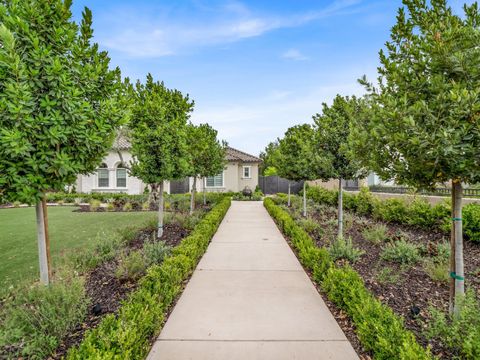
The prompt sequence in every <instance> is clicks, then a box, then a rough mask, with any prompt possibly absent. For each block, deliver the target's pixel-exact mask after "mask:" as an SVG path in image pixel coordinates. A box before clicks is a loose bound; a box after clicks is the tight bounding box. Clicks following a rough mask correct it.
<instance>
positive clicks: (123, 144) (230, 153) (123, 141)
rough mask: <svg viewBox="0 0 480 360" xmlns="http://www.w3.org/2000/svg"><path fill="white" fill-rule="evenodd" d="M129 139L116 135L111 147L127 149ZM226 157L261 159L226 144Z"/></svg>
mask: <svg viewBox="0 0 480 360" xmlns="http://www.w3.org/2000/svg"><path fill="white" fill-rule="evenodd" d="M131 146H132V145H131V144H130V141H129V140H128V139H127V138H126V137H125V136H123V135H119V136H117V138H116V139H115V141H114V143H113V148H114V149H118V150H128V149H130V148H131ZM226 158H227V160H228V161H242V162H252V163H255V162H257V163H258V162H262V160H261V159H260V158H258V157H256V156H253V155H250V154H247V153H246V152H243V151H240V150H237V149H234V148H232V147H230V146H227V154H226Z"/></svg>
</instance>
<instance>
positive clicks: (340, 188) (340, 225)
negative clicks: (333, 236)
mask: <svg viewBox="0 0 480 360" xmlns="http://www.w3.org/2000/svg"><path fill="white" fill-rule="evenodd" d="M338 237H339V238H342V237H343V186H342V179H341V178H340V179H338Z"/></svg>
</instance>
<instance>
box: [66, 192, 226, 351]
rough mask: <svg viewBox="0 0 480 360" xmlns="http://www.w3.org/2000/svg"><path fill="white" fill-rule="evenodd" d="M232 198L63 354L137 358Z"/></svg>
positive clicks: (219, 205) (159, 323)
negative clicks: (77, 343) (115, 308)
mask: <svg viewBox="0 0 480 360" xmlns="http://www.w3.org/2000/svg"><path fill="white" fill-rule="evenodd" d="M230 203H231V200H230V198H228V197H225V198H223V199H222V200H221V201H220V202H219V203H218V204H217V205H215V206H214V207H213V209H212V210H211V211H210V212H209V213H208V214H207V215H206V216H205V217H204V218H203V219H202V220H201V221H200V222H199V223H198V224H197V226H196V227H195V229H194V230H193V232H192V233H191V234H190V235H189V236H187V237H186V238H185V239H183V240H182V242H181V244H180V245H179V246H177V247H176V248H175V249H173V250H172V255H171V256H169V257H167V258H166V259H165V260H164V261H163V263H162V264H161V265H154V266H152V267H150V268H149V269H148V271H147V274H146V275H145V276H144V277H143V278H142V279H141V280H140V284H139V287H138V289H137V290H135V291H134V292H133V293H132V294H131V295H130V296H129V297H128V298H127V299H126V300H125V301H124V303H123V304H122V306H121V308H120V310H119V312H118V313H117V314H116V315H114V314H109V315H107V316H106V317H105V318H104V319H103V320H102V321H101V323H100V324H99V325H98V327H96V328H95V329H93V330H89V331H88V332H87V333H86V334H85V337H84V339H83V341H82V343H81V344H80V345H79V346H78V347H75V348H73V349H71V350H70V351H69V353H68V355H67V359H70V360H72V359H142V358H145V356H146V355H147V353H148V351H149V349H150V341H151V339H152V338H153V337H154V336H156V335H158V333H159V332H160V329H161V325H162V324H163V322H164V320H165V313H166V312H167V310H168V308H169V307H170V306H171V305H172V303H173V301H174V299H175V298H176V296H177V295H178V294H179V293H180V291H181V290H182V285H183V282H184V281H185V280H186V279H187V278H188V276H189V275H190V274H191V273H192V271H193V270H194V268H195V266H196V264H197V263H198V261H199V260H200V257H201V256H202V255H203V253H204V252H205V250H206V249H207V246H208V244H209V242H210V240H211V238H212V237H213V235H214V234H215V232H216V230H217V228H218V226H219V224H220V222H221V221H222V219H223V217H224V216H225V213H226V212H227V210H228V208H229V207H230Z"/></svg>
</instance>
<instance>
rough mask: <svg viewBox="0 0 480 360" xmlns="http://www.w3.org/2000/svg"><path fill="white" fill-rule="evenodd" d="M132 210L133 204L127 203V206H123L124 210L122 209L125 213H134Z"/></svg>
mask: <svg viewBox="0 0 480 360" xmlns="http://www.w3.org/2000/svg"><path fill="white" fill-rule="evenodd" d="M132 209H133V205H132V203H130V202H127V203H125V205H123V209H122V210H123V211H132Z"/></svg>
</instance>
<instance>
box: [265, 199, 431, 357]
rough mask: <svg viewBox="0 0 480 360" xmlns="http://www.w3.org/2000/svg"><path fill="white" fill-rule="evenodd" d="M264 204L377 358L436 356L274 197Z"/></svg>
mask: <svg viewBox="0 0 480 360" xmlns="http://www.w3.org/2000/svg"><path fill="white" fill-rule="evenodd" d="M264 205H265V208H266V209H267V211H268V212H269V213H270V215H271V216H272V217H273V218H274V219H275V221H276V222H277V224H278V225H279V227H280V229H281V230H282V232H283V233H284V234H285V235H286V236H288V238H289V239H290V240H291V242H292V244H293V246H294V247H295V249H296V250H297V253H298V257H299V259H300V262H301V263H302V264H303V266H304V267H305V268H306V269H308V270H309V271H310V272H311V273H312V275H313V276H312V277H313V279H314V281H315V282H317V283H318V284H320V286H321V287H322V289H323V290H324V291H325V293H326V295H327V296H328V298H329V299H330V300H331V301H332V302H333V303H335V304H336V305H337V306H338V307H340V308H341V309H343V310H344V311H345V312H346V313H347V314H348V315H349V316H350V318H351V319H352V321H353V323H354V324H355V328H356V332H357V335H358V338H359V339H360V342H361V343H362V345H363V347H364V348H365V349H366V350H367V351H371V352H372V353H373V355H374V358H375V359H403V360H415V359H432V356H431V354H430V351H429V350H428V349H427V350H425V349H424V348H423V347H422V346H421V345H419V344H418V343H417V341H416V339H415V336H414V335H413V333H412V332H411V331H409V330H407V329H406V328H405V326H404V324H403V319H402V318H401V317H399V316H397V315H395V313H394V312H393V311H392V309H390V308H389V307H388V306H386V305H384V304H382V303H381V302H380V301H379V300H377V299H376V298H375V297H374V296H373V295H372V294H371V293H370V292H369V291H368V289H367V288H366V287H365V285H364V283H363V280H362V279H361V278H360V276H359V275H358V274H357V272H355V271H354V270H353V269H352V268H351V267H349V266H348V265H347V266H344V267H337V266H336V265H335V264H334V263H333V261H332V260H331V258H330V256H329V253H328V251H327V250H326V249H325V248H319V247H317V246H316V244H315V242H314V241H313V239H312V238H311V237H310V236H309V235H308V234H307V233H306V232H305V231H304V230H303V229H302V228H301V227H300V226H299V225H297V224H296V223H295V221H294V220H293V219H292V218H291V216H290V215H289V214H288V213H287V212H286V211H284V210H283V209H281V208H280V207H279V206H277V205H275V203H274V201H273V200H272V199H270V198H267V199H265V200H264Z"/></svg>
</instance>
